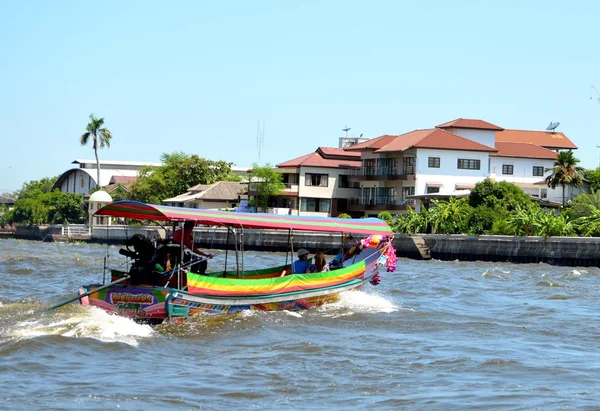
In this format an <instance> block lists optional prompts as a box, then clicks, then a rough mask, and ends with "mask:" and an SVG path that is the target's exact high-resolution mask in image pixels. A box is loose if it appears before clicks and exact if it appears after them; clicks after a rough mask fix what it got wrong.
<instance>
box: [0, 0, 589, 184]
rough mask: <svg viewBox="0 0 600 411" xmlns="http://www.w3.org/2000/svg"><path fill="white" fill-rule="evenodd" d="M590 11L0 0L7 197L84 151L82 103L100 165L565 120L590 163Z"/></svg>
mask: <svg viewBox="0 0 600 411" xmlns="http://www.w3.org/2000/svg"><path fill="white" fill-rule="evenodd" d="M598 16H600V2H595V1H572V2H565V1H534V0H532V1H526V2H525V1H512V0H505V1H458V0H455V1H436V0H430V1H418V0H410V1H408V0H407V1H401V0H397V1H394V0H390V1H378V0H371V1H369V2H366V1H352V0H340V1H336V0H329V1H328V0H320V1H318V0H303V1H280V0H278V1H261V0H256V1H235V0H231V1H227V2H216V1H212V2H208V1H199V0H198V1H196V0H191V1H184V0H178V1H172V2H165V1H151V0H139V1H138V0H128V1H121V0H102V1H99V0H98V1H93V0H73V1H66V0H65V1H61V0H53V1H46V0H38V1H36V0H27V1H21V0H0V56H1V57H0V58H1V60H0V61H1V62H2V64H0V192H12V191H14V190H17V189H19V188H21V186H22V185H23V183H25V182H28V181H31V180H39V179H41V178H44V177H54V176H58V175H60V174H61V173H63V172H65V171H67V170H68V169H70V168H71V167H72V166H73V165H72V164H71V162H72V161H73V160H75V159H93V158H94V152H93V149H92V146H91V144H89V145H87V146H81V145H80V144H79V137H80V136H81V134H82V133H83V132H84V131H85V126H86V125H87V123H88V120H89V118H88V117H89V115H90V114H91V113H93V114H94V115H96V116H97V117H103V118H105V122H106V123H105V124H106V127H108V128H109V129H110V130H111V131H112V134H113V139H112V141H111V146H110V148H105V149H103V150H101V151H100V152H99V156H100V159H101V160H102V159H103V160H129V161H148V162H156V161H159V159H160V156H161V154H162V153H171V152H175V151H183V152H185V153H188V154H198V155H200V156H201V157H204V158H207V159H209V160H226V161H229V162H232V163H234V165H236V166H239V167H250V166H251V165H252V164H253V163H259V164H261V165H263V164H265V163H270V164H277V163H281V162H284V161H287V160H290V159H293V158H295V157H299V156H301V155H304V154H307V153H310V152H313V151H315V150H316V148H317V147H319V146H326V147H337V145H338V138H339V137H341V136H344V135H345V133H344V132H343V131H342V129H343V128H345V127H346V126H347V127H350V128H351V129H350V131H349V132H348V135H349V136H359V135H360V134H363V136H365V137H377V136H380V135H383V134H402V133H405V132H409V131H411V130H414V129H420V128H431V127H434V126H435V125H437V124H440V123H443V122H446V121H450V120H453V119H455V118H459V117H462V118H479V119H483V120H485V121H488V122H491V123H493V124H496V125H498V126H501V127H504V128H513V129H526V130H544V129H545V128H546V127H547V126H548V124H549V123H550V122H560V126H559V127H558V128H557V131H562V132H564V133H565V134H566V135H567V136H568V137H569V138H570V139H571V140H572V141H573V142H574V143H575V144H576V145H577V146H578V147H579V149H578V150H577V151H576V157H578V158H579V159H580V160H581V163H580V165H582V166H583V167H586V168H595V167H597V166H598V165H599V162H600V148H598V147H597V145H600V121H599V120H600V102H599V101H598V100H596V97H600V96H597V95H595V94H593V90H592V88H591V85H592V84H596V85H597V86H598V88H599V90H600V53H599V50H598V42H597V39H598V38H599V35H598V30H599V25H598ZM591 97H593V98H591ZM258 122H260V125H261V127H262V126H263V124H264V141H263V144H262V147H261V148H260V150H259V148H258V147H257V123H258ZM259 152H260V156H259Z"/></svg>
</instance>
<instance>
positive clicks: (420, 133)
mask: <svg viewBox="0 0 600 411" xmlns="http://www.w3.org/2000/svg"><path fill="white" fill-rule="evenodd" d="M384 137H385V136H384ZM388 137H392V138H390V139H387V143H386V144H385V145H383V146H382V147H380V148H377V149H376V150H375V152H377V153H383V152H387V151H405V150H407V149H409V148H411V147H416V148H436V149H442V150H462V151H487V152H495V151H496V149H495V148H493V147H488V146H484V145H483V144H479V143H476V142H475V141H473V140H469V139H467V138H464V137H460V136H457V135H456V134H452V133H449V132H447V131H444V130H441V129H438V128H434V129H429V130H415V131H411V132H410V133H406V134H402V135H399V136H388Z"/></svg>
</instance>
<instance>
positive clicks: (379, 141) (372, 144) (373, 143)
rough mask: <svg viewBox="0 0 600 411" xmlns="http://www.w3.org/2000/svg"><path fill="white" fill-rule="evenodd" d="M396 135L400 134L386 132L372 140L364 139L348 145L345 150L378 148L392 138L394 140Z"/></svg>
mask: <svg viewBox="0 0 600 411" xmlns="http://www.w3.org/2000/svg"><path fill="white" fill-rule="evenodd" d="M396 137H398V136H392V135H389V134H385V135H383V136H381V137H377V138H372V139H371V140H367V141H364V142H362V143H360V144H355V145H353V146H351V147H347V148H345V149H344V150H345V151H362V150H365V149H369V148H370V149H372V150H376V149H378V148H381V147H383V146H385V145H386V144H387V143H389V142H390V141H391V140H393V139H394V138H396Z"/></svg>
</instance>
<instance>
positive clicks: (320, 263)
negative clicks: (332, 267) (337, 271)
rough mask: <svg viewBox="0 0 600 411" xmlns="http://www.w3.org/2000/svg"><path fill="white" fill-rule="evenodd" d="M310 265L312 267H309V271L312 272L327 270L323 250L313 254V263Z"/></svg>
mask: <svg viewBox="0 0 600 411" xmlns="http://www.w3.org/2000/svg"><path fill="white" fill-rule="evenodd" d="M311 267H314V269H311V272H313V273H322V272H325V271H329V265H327V261H326V260H325V253H324V252H323V251H319V252H318V253H317V254H315V263H314V264H313V265H312V266H311Z"/></svg>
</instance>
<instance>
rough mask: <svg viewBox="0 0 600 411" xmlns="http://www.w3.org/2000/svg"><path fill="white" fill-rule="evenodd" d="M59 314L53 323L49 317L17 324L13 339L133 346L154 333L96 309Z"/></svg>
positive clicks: (150, 328)
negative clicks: (56, 337)
mask: <svg viewBox="0 0 600 411" xmlns="http://www.w3.org/2000/svg"><path fill="white" fill-rule="evenodd" d="M65 314H67V313H60V315H61V317H63V318H62V319H59V320H58V321H56V317H52V319H51V321H50V322H48V319H47V318H42V319H39V320H34V321H23V322H20V323H18V324H16V327H15V328H14V333H13V336H14V337H16V338H33V337H38V336H42V335H62V336H64V337H72V338H93V339H96V340H99V341H103V342H121V343H125V344H129V345H133V346H137V345H138V344H139V339H141V338H147V337H150V336H152V335H153V334H154V333H155V331H154V330H153V329H152V327H150V326H149V325H143V324H138V323H136V322H135V321H133V320H131V319H129V318H125V317H121V316H118V315H112V314H109V313H107V312H106V311H104V310H102V309H99V308H96V307H79V309H78V310H77V312H71V313H68V314H69V315H68V317H67V318H64V315H65Z"/></svg>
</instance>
